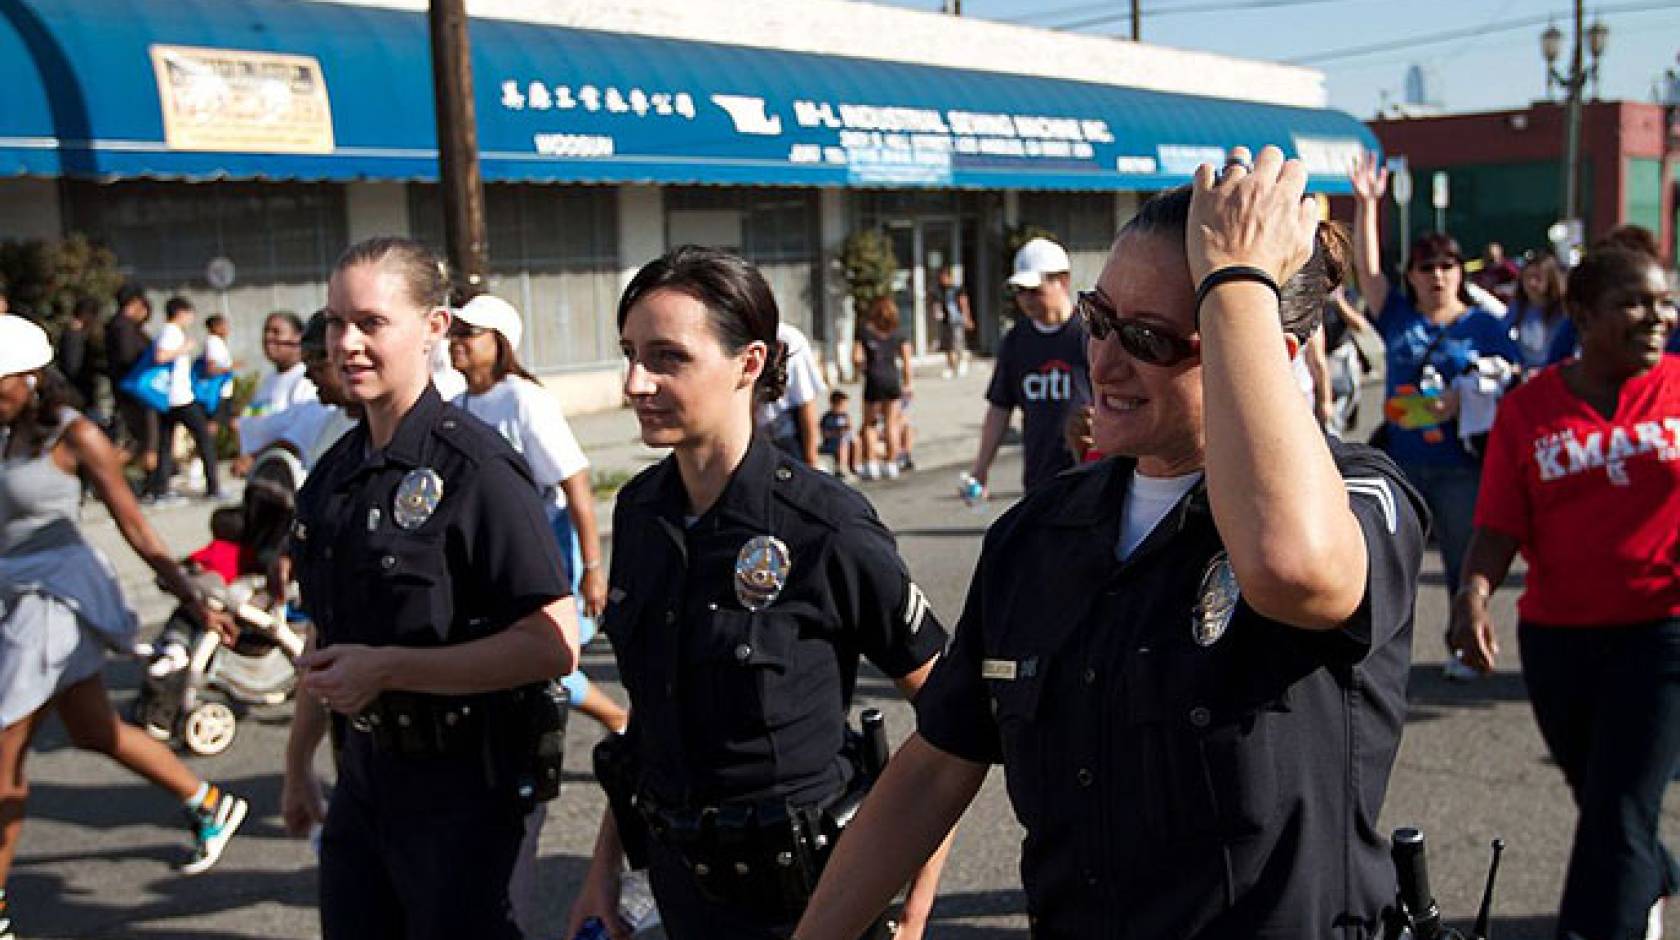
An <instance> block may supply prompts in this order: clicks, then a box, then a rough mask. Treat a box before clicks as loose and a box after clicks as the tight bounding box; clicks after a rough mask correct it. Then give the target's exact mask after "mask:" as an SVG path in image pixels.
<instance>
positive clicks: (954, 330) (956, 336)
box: [939, 320, 965, 352]
mask: <svg viewBox="0 0 1680 940" xmlns="http://www.w3.org/2000/svg"><path fill="white" fill-rule="evenodd" d="M964 332H965V331H964V330H963V326H962V324H961V323H952V322H950V321H949V320H946V321H944V322H942V323H940V324H939V351H940V352H956V351H957V350H959V349H961V348H962V346H963V333H964Z"/></svg>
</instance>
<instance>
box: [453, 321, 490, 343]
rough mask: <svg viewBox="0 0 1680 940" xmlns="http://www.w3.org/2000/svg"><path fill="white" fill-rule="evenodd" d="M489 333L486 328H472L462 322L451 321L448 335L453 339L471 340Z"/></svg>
mask: <svg viewBox="0 0 1680 940" xmlns="http://www.w3.org/2000/svg"><path fill="white" fill-rule="evenodd" d="M488 332H490V328H489V327H486V326H473V325H472V324H471V323H467V322H465V321H462V320H453V321H451V322H450V324H449V335H450V336H451V337H453V338H455V339H472V338H473V337H475V336H483V335H484V334H486V333H488Z"/></svg>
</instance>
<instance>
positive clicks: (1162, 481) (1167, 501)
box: [1114, 469, 1202, 561]
mask: <svg viewBox="0 0 1680 940" xmlns="http://www.w3.org/2000/svg"><path fill="white" fill-rule="evenodd" d="M1201 478H1202V471H1200V470H1197V471H1194V472H1192V473H1186V474H1184V475H1183V476H1177V477H1146V476H1144V475H1143V474H1141V473H1139V472H1137V470H1135V469H1134V470H1132V483H1131V486H1129V487H1128V488H1127V489H1126V504H1125V506H1123V507H1121V510H1120V544H1118V545H1116V546H1115V547H1114V555H1115V557H1116V558H1119V559H1120V560H1121V561H1125V560H1126V559H1128V558H1130V557H1132V553H1133V552H1135V551H1137V548H1138V546H1139V545H1142V544H1143V540H1144V539H1147V538H1149V533H1151V532H1153V531H1155V527H1156V526H1158V525H1160V524H1161V520H1162V519H1165V518H1166V517H1167V513H1169V512H1171V511H1172V508H1173V507H1174V506H1176V505H1178V501H1179V500H1181V499H1183V498H1184V494H1185V493H1188V492H1190V491H1191V490H1192V489H1194V488H1195V486H1196V483H1197V482H1198V481H1200V480H1201Z"/></svg>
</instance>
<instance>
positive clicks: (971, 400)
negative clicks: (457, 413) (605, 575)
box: [569, 359, 992, 519]
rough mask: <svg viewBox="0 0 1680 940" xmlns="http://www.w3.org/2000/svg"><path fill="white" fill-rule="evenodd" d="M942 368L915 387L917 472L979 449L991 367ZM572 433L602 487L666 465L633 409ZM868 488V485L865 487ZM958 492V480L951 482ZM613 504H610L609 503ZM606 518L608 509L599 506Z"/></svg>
mask: <svg viewBox="0 0 1680 940" xmlns="http://www.w3.org/2000/svg"><path fill="white" fill-rule="evenodd" d="M942 368H943V360H941V365H939V366H926V367H918V368H917V369H916V370H915V380H916V381H915V384H914V385H913V386H912V389H911V390H912V393H913V397H912V403H911V406H910V409H909V411H908V412H907V414H908V415H909V417H910V423H911V426H912V427H914V428H915V431H916V434H915V447H914V454H915V460H916V467H917V472H923V471H930V470H934V469H939V468H950V467H953V466H956V465H959V464H961V465H963V469H967V466H966V465H967V464H968V463H970V462H971V461H972V460H973V459H974V451H975V448H977V447H978V446H979V440H980V422H981V419H982V418H984V417H985V411H986V405H985V394H986V383H987V382H988V381H990V380H991V377H992V362H991V360H989V359H984V360H977V361H975V362H973V363H971V364H970V367H969V370H968V374H967V375H965V376H961V377H958V378H951V379H942V378H940V371H941V369H942ZM839 387H840V388H842V389H844V390H845V391H846V392H847V394H849V395H851V401H850V402H849V406H850V408H851V411H852V421H853V423H854V424H856V423H859V422H860V421H861V420H862V413H863V386H862V385H861V384H858V383H855V382H854V383H849V384H842V385H840V386H839ZM820 404H821V408H822V410H824V411H826V410H828V392H827V391H825V392H824V393H823V394H822V396H821V399H820ZM569 420H570V423H571V425H572V433H574V434H576V435H577V439H578V443H579V444H581V445H582V446H583V452H584V454H585V455H586V456H588V458H589V463H590V473H591V475H593V477H594V478H595V480H596V481H597V484H599V482H600V481H602V480H611V481H617V482H620V483H622V482H624V481H625V480H627V479H628V478H629V477H630V476H632V475H634V474H636V473H638V472H640V471H641V470H642V469H643V468H645V467H647V466H649V465H650V464H653V463H656V462H657V461H659V460H661V459H662V458H663V457H664V456H665V454H666V453H667V451H666V450H665V449H663V448H653V447H648V446H646V445H645V444H643V443H642V442H641V435H640V432H639V429H638V428H637V425H636V416H635V414H634V413H633V412H632V411H631V410H630V409H629V408H616V409H614V410H612V411H603V412H597V413H595V414H587V415H579V416H577V417H575V418H571V419H569ZM860 485H861V486H863V487H865V488H867V487H868V486H869V484H867V483H864V484H860ZM951 486H952V488H953V490H954V489H955V487H956V476H955V474H954V473H953V475H952V479H951ZM609 502H610V501H609ZM597 510H598V511H599V512H600V513H601V515H602V516H603V519H604V518H605V516H606V515H607V513H606V507H605V506H604V505H599V504H598V505H597Z"/></svg>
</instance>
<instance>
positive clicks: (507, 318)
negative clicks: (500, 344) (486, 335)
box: [455, 294, 525, 349]
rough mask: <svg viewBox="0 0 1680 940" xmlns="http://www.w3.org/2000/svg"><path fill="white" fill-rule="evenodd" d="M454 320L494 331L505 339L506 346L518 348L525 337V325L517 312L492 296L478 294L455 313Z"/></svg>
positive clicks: (500, 299) (498, 298) (506, 303)
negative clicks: (520, 340) (521, 339)
mask: <svg viewBox="0 0 1680 940" xmlns="http://www.w3.org/2000/svg"><path fill="white" fill-rule="evenodd" d="M455 319H457V320H460V321H461V322H462V323H466V324H469V325H471V326H476V327H480V328H482V329H486V330H495V331H496V332H498V333H500V334H502V335H503V336H505V337H507V341H508V345H509V346H512V347H513V348H514V349H518V348H519V338H520V337H521V336H524V335H525V324H524V323H523V322H522V321H521V320H520V319H519V311H518V310H515V309H513V304H510V303H508V302H507V301H505V300H503V299H502V298H500V297H497V296H495V295H494V294H479V295H478V296H477V297H474V298H473V299H471V300H469V301H467V303H466V305H465V306H463V307H460V308H458V309H457V310H456V311H455Z"/></svg>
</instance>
